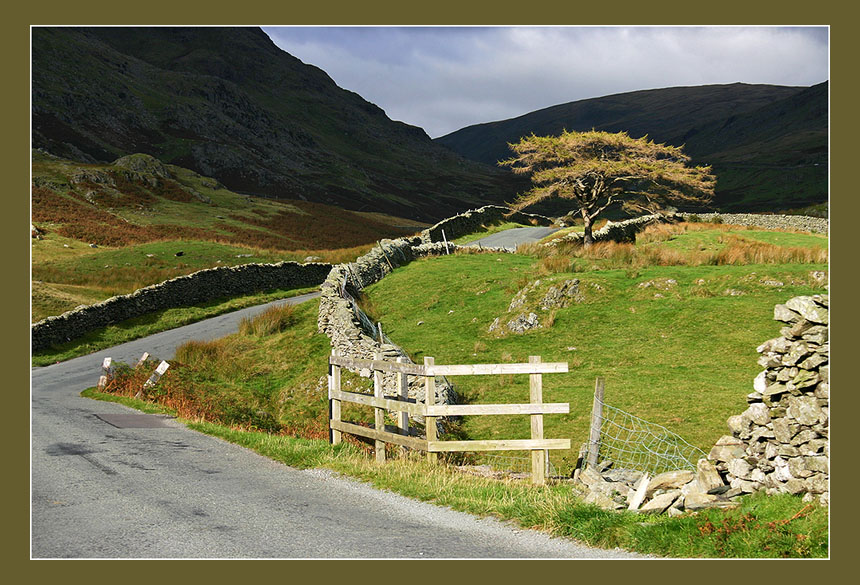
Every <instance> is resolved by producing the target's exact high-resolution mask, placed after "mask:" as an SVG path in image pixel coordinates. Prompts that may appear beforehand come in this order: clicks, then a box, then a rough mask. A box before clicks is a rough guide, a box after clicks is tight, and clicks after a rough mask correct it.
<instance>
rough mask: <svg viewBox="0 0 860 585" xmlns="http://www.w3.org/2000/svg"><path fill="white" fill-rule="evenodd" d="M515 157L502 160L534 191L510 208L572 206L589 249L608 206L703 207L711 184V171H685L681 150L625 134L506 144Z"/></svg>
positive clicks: (590, 134) (583, 134)
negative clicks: (565, 202) (561, 202)
mask: <svg viewBox="0 0 860 585" xmlns="http://www.w3.org/2000/svg"><path fill="white" fill-rule="evenodd" d="M508 146H509V147H510V148H511V150H513V152H514V153H515V155H516V156H514V157H513V158H510V159H508V160H504V161H501V162H500V163H499V164H500V165H505V166H510V167H511V168H512V170H513V172H515V173H518V174H524V173H530V174H531V179H532V183H533V184H534V187H533V188H532V189H531V190H530V191H527V192H526V193H523V194H522V195H520V196H519V197H518V199H517V201H516V202H515V203H514V205H513V207H514V209H517V210H521V209H524V208H526V207H529V206H531V205H534V204H535V203H538V202H540V201H543V200H545V199H549V198H552V197H559V198H561V199H570V200H572V201H573V202H574V209H573V210H572V213H575V214H578V215H580V216H582V220H583V223H584V224H585V237H584V240H583V242H584V245H586V246H590V245H591V244H592V243H593V241H594V239H593V237H592V225H593V224H594V220H595V219H596V218H597V217H598V216H599V215H600V214H601V213H603V211H605V210H606V209H607V208H608V207H609V206H611V205H614V204H620V205H621V206H622V208H623V209H625V210H627V211H640V212H642V211H644V212H651V213H653V212H655V211H659V210H660V209H662V208H664V207H665V206H666V204H668V203H670V202H671V203H687V204H692V203H697V204H701V203H706V202H708V201H710V199H711V198H712V197H713V194H714V184H715V182H716V179H715V177H714V176H713V175H711V174H710V173H711V168H710V167H702V166H695V167H694V166H688V163H689V162H690V157H689V156H687V155H685V154H684V153H683V152H681V148H680V147H675V146H666V145H663V144H655V143H654V142H652V141H651V140H649V139H648V137H647V136H644V137H642V138H630V136H628V135H627V133H626V132H619V133H617V134H612V133H609V132H598V131H595V130H592V131H590V132H568V131H564V132H563V133H562V134H561V135H560V136H535V135H534V134H532V135H531V136H526V137H524V138H522V139H520V141H519V142H518V143H516V144H508Z"/></svg>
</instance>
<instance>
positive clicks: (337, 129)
mask: <svg viewBox="0 0 860 585" xmlns="http://www.w3.org/2000/svg"><path fill="white" fill-rule="evenodd" d="M32 55H33V85H32V87H33V91H32V97H33V115H32V120H33V144H34V146H36V147H40V148H44V149H46V150H47V151H49V152H52V153H53V154H56V155H59V156H64V157H66V158H70V159H74V160H79V161H87V162H109V161H112V160H114V159H116V158H118V157H120V156H123V155H127V154H131V153H136V152H144V153H148V154H151V155H153V156H154V157H156V158H158V159H159V160H161V161H163V162H166V163H171V164H175V165H178V166H182V167H184V168H189V169H193V170H195V171H197V172H199V173H201V174H204V175H207V176H212V177H215V178H216V179H217V180H218V181H220V182H221V183H223V184H224V185H225V186H227V187H228V188H229V189H231V190H232V191H235V192H242V193H249V194H255V195H266V196H269V197H277V198H285V199H303V200H308V201H315V202H320V203H325V204H329V205H336V206H338V207H344V208H347V209H352V210H358V211H381V212H384V213H388V214H393V215H399V216H402V217H409V218H412V219H426V220H431V219H432V220H438V219H441V218H443V217H447V216H450V215H453V213H456V212H459V211H463V210H465V209H469V208H474V207H479V206H480V205H483V204H486V203H491V202H495V203H497V202H500V201H503V200H504V199H505V198H508V197H510V196H511V195H512V194H513V193H514V191H513V189H512V188H511V187H510V179H509V175H508V174H507V173H505V172H502V171H500V170H499V169H495V168H491V167H489V166H487V165H482V164H477V163H474V162H472V161H468V160H465V159H463V158H461V157H460V156H458V155H455V154H453V153H451V152H450V151H449V150H448V149H445V148H443V147H440V146H439V145H437V144H435V143H434V142H432V141H431V140H430V138H429V137H428V136H427V135H426V134H425V133H424V131H423V130H422V129H420V128H417V127H414V126H409V125H407V124H404V123H401V122H394V121H392V120H390V119H389V118H388V117H387V116H386V115H385V112H383V111H382V110H381V109H380V108H379V107H377V106H376V105H374V104H371V103H369V102H367V101H365V100H364V99H362V98H361V97H360V96H359V95H357V94H355V93H353V92H350V91H346V90H344V89H341V88H339V87H338V86H337V85H336V84H335V83H334V82H333V81H332V80H331V79H330V78H329V77H328V75H326V74H325V72H323V71H321V70H320V69H318V68H316V67H313V66H310V65H306V64H304V63H302V62H301V61H299V60H298V59H296V58H295V57H293V56H291V55H289V54H287V53H285V52H284V51H282V50H280V49H278V48H277V47H276V46H275V45H274V44H273V43H272V42H271V40H270V39H269V38H268V37H267V36H266V34H265V33H264V32H263V31H261V30H260V29H257V28H245V27H230V28H220V27H185V28H173V27H123V28H110V27H98V28H75V27H62V28H60V27H35V28H34V29H33V39H32Z"/></svg>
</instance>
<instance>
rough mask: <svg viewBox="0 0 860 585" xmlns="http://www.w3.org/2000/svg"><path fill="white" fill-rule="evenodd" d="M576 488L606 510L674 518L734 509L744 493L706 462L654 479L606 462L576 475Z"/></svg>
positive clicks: (702, 460) (703, 460)
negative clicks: (664, 515)
mask: <svg viewBox="0 0 860 585" xmlns="http://www.w3.org/2000/svg"><path fill="white" fill-rule="evenodd" d="M573 485H574V489H576V490H577V491H578V492H579V493H580V494H582V495H583V498H584V501H585V502H586V503H589V504H594V505H597V506H600V507H601V508H604V509H607V510H631V511H636V512H641V513H643V514H663V513H665V514H668V515H671V516H678V515H681V514H683V513H684V512H686V511H696V510H703V509H705V508H731V507H734V506H736V505H737V502H736V501H735V500H736V499H737V498H738V497H739V496H741V495H742V494H743V492H742V491H741V490H739V489H735V488H732V487H731V486H728V485H726V483H725V482H724V481H723V479H722V477H720V474H719V473H718V472H717V470H716V468H715V467H714V465H713V464H712V463H711V462H710V461H708V460H707V459H700V460H699V462H698V464H697V466H696V471H692V470H687V469H683V470H675V471H666V472H664V473H660V474H658V475H655V476H653V477H651V476H649V475H648V474H647V473H643V472H641V471H634V470H629V469H613V468H612V462H611V461H606V462H601V463H600V464H598V465H591V466H588V467H586V468H585V470H583V471H582V472H581V473H577V474H576V479H575V480H574V484H573Z"/></svg>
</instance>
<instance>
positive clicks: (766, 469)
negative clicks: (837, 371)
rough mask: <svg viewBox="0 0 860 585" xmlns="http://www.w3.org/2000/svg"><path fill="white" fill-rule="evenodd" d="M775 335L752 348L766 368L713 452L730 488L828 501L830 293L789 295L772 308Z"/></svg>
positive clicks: (714, 458)
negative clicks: (777, 332) (778, 324)
mask: <svg viewBox="0 0 860 585" xmlns="http://www.w3.org/2000/svg"><path fill="white" fill-rule="evenodd" d="M774 319H775V320H777V321H781V322H784V323H786V327H783V328H782V329H781V331H780V333H781V336H780V337H777V338H775V339H770V340H768V341H766V342H764V343H763V344H762V345H760V346H759V347H758V348H757V349H756V350H757V351H758V352H759V353H760V354H761V356H760V358H759V361H758V363H759V365H761V366H763V367H764V368H765V369H764V370H763V371H762V372H761V373H760V374H759V375H758V376H757V377H756V378H755V381H754V383H753V392H752V393H751V394H749V395H748V396H747V402H748V403H749V407H748V408H747V409H746V410H745V411H744V412H743V413H742V414H740V415H735V416H732V417H730V418H729V419H728V427H729V430H730V431H731V433H732V434H731V435H726V436H723V437H722V438H720V439H719V440H718V441H717V443H716V445H715V446H714V448H713V449H712V450H711V452H710V455H709V459H711V460H712V461H713V462H714V463H715V465H716V468H717V470H718V471H719V472H720V474H721V475H722V476H723V477H724V478H725V480H726V481H727V483H729V484H730V485H731V486H732V488H737V489H739V490H741V491H743V492H745V493H752V492H755V491H759V490H766V492H767V493H769V494H776V493H785V492H787V493H791V494H804V500H806V501H813V500H818V501H819V502H820V503H821V504H825V505H826V504H829V502H830V488H829V479H830V338H829V330H828V325H829V322H830V300H829V295H813V296H801V297H795V298H793V299H790V300H789V301H787V302H786V303H785V304H784V305H777V306H776V307H775V308H774Z"/></svg>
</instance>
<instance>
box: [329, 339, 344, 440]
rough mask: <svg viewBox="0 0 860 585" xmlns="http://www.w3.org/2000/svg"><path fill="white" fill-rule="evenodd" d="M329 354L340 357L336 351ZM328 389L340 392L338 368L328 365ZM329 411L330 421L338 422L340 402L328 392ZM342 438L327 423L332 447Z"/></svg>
mask: <svg viewBox="0 0 860 585" xmlns="http://www.w3.org/2000/svg"><path fill="white" fill-rule="evenodd" d="M331 354H332V355H333V356H335V357H337V356H339V355H340V352H339V351H338V350H336V349H335V350H332V352H331ZM328 371H329V382H328V383H329V388H330V389H331V390H332V391H334V392H340V366H336V365H333V364H331V363H329V366H328ZM329 411H330V420H333V421H337V422H340V400H338V399H336V398H332V397H331V392H329ZM342 438H343V434H342V433H341V431H339V430H336V429H333V428H331V423H330V422H329V441H331V444H332V445H339V444H340V442H341V440H342Z"/></svg>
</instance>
